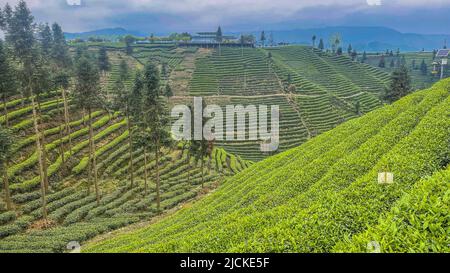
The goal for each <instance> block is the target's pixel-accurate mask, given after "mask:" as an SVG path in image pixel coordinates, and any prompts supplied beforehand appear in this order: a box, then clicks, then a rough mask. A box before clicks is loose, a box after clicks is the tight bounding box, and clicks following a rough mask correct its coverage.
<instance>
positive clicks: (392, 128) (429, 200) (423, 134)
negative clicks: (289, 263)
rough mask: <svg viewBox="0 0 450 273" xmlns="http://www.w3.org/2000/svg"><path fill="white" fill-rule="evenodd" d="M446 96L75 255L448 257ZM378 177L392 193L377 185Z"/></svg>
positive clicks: (435, 95)
mask: <svg viewBox="0 0 450 273" xmlns="http://www.w3.org/2000/svg"><path fill="white" fill-rule="evenodd" d="M449 92H450V81H449V80H445V81H442V82H440V83H438V84H436V85H434V86H433V87H431V88H430V89H427V90H423V91H418V92H415V93H414V94H411V95H409V96H407V97H405V98H403V99H401V100H400V101H398V102H396V103H394V104H393V105H389V106H385V107H383V108H380V109H378V110H375V111H373V112H371V113H368V114H366V115H364V116H363V117H361V118H357V119H354V120H351V121H348V122H346V123H344V124H342V125H340V126H338V127H337V128H335V129H333V130H331V131H329V132H326V133H324V134H321V135H320V136H318V137H316V138H314V139H312V140H310V141H308V142H306V143H305V144H303V145H301V146H299V147H297V148H294V149H291V150H289V151H286V152H284V153H281V154H278V155H275V156H273V157H271V158H269V159H267V160H264V161H262V162H259V163H257V164H255V165H253V166H251V167H250V168H249V169H247V170H245V171H243V172H241V173H239V174H238V175H236V176H234V177H232V178H230V179H228V180H227V182H226V183H224V184H223V185H222V186H221V187H220V188H219V189H218V190H217V191H216V192H214V193H213V194H211V195H210V196H207V197H205V198H204V199H202V200H200V201H198V202H196V203H195V204H194V205H192V206H191V207H189V208H185V209H182V210H181V211H179V212H177V213H175V214H174V215H172V216H170V217H167V218H166V219H163V220H161V221H159V222H158V223H155V224H152V225H149V226H147V227H145V228H141V229H138V230H136V231H133V232H129V233H124V234H121V235H118V236H115V237H114V238H110V239H107V240H104V241H101V242H97V243H95V244H91V245H88V246H87V248H85V251H87V252H332V251H336V252H351V251H363V252H364V251H367V249H364V246H367V244H368V243H370V242H372V241H377V243H378V244H379V245H380V247H381V249H380V251H381V252H404V251H408V252H429V251H439V252H448V251H449V250H450V249H449V241H448V225H447V223H448V221H447V220H448V207H449V201H450V199H449V198H448V196H449V191H448V188H449V187H448V182H449V180H448V179H446V177H448V164H449V163H450V161H449V155H450V146H449V143H448V141H449V132H450V123H449V122H448V120H449V117H450V112H449V109H450V97H449V95H450V93H449ZM446 169H447V171H445V170H446ZM384 171H390V172H392V173H393V174H394V183H393V184H390V185H384V184H379V183H378V182H377V177H378V173H379V172H384ZM434 201H435V202H434ZM418 241H420V243H416V242H418Z"/></svg>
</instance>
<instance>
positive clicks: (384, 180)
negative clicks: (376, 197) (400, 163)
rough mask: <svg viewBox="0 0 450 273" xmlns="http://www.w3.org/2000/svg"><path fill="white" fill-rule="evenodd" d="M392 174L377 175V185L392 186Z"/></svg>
mask: <svg viewBox="0 0 450 273" xmlns="http://www.w3.org/2000/svg"><path fill="white" fill-rule="evenodd" d="M393 183H394V174H393V173H390V172H382V173H379V174H378V184H393Z"/></svg>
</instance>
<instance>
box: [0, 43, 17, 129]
mask: <svg viewBox="0 0 450 273" xmlns="http://www.w3.org/2000/svg"><path fill="white" fill-rule="evenodd" d="M15 73H16V72H15V71H14V67H13V66H12V64H11V60H10V58H9V57H8V55H7V53H6V50H5V48H4V45H3V41H2V40H0V95H1V98H2V101H3V111H4V117H5V125H6V127H7V128H8V127H9V118H8V107H7V105H6V102H7V100H8V98H9V97H11V96H14V95H16V94H17V91H18V90H17V87H18V86H17V82H16V74H15Z"/></svg>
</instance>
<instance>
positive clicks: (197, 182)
mask: <svg viewBox="0 0 450 273" xmlns="http://www.w3.org/2000/svg"><path fill="white" fill-rule="evenodd" d="M113 71H114V69H113ZM59 95H60V94H57V93H50V94H47V95H45V97H43V99H42V102H41V112H42V124H41V129H42V133H43V135H44V136H45V140H46V151H47V155H46V159H47V160H46V163H47V166H48V176H49V180H50V182H49V184H50V189H49V193H48V196H47V211H48V219H49V220H50V221H51V225H52V226H51V228H45V229H43V228H42V226H41V219H42V209H41V192H40V190H39V185H40V176H39V171H38V157H37V153H36V150H35V147H36V146H35V141H36V138H35V135H34V129H33V122H32V121H33V120H32V116H31V112H32V107H31V106H30V102H29V101H28V100H26V99H25V100H21V99H13V100H11V101H10V102H8V103H7V104H6V106H7V108H8V110H9V115H8V117H9V124H10V126H11V128H12V130H13V131H14V134H15V135H17V137H18V138H19V139H18V140H17V143H18V144H17V145H16V146H15V148H14V156H13V159H12V162H11V164H10V166H9V172H8V175H9V177H10V190H11V191H12V200H13V203H14V206H15V210H14V211H9V212H6V211H5V204H4V200H3V197H4V191H3V185H2V187H1V188H2V191H1V192H0V196H1V198H0V252H61V251H64V250H65V249H66V245H67V244H68V243H69V242H71V241H78V242H83V241H85V240H87V239H89V238H92V237H94V236H96V235H99V234H102V233H105V232H108V231H111V230H114V229H117V228H120V227H123V226H126V225H129V224H131V223H136V222H139V221H143V220H149V219H151V218H152V217H153V216H156V215H159V214H160V212H159V211H158V210H157V209H156V203H155V198H156V197H155V196H156V191H155V184H154V183H155V179H156V178H155V158H154V157H153V156H152V155H151V153H149V157H148V165H147V170H145V168H144V154H143V151H142V150H134V152H133V165H134V170H135V180H136V183H135V185H134V186H133V187H131V185H130V179H129V172H128V170H129V169H128V167H129V161H130V153H129V146H128V145H129V142H128V141H127V140H128V134H129V132H128V131H127V120H126V119H125V118H124V117H123V116H122V115H120V114H119V113H108V112H105V111H104V110H97V111H95V112H93V113H92V122H93V128H94V139H95V142H96V145H97V150H96V159H97V166H98V176H99V177H100V180H99V181H100V185H99V187H100V191H101V200H100V204H97V202H96V196H95V194H94V193H93V191H92V190H91V191H88V187H87V182H86V176H87V175H86V174H87V171H88V161H89V159H88V151H89V147H88V146H89V141H88V133H89V130H88V128H87V127H86V125H85V124H86V123H87V122H88V116H87V115H83V114H82V111H80V110H74V109H73V107H72V102H70V101H69V109H70V110H71V122H70V128H71V133H70V135H67V136H66V135H64V136H63V134H62V130H63V129H62V128H63V127H62V126H61V124H63V123H64V121H63V116H62V114H61V112H62V109H63V105H62V104H63V103H62V100H61V99H59ZM0 122H1V123H2V124H4V123H5V118H4V116H1V117H0ZM180 145H181V144H180ZM62 146H64V147H65V152H64V159H63V157H62V154H61V153H60V151H61V149H60V148H61V147H62ZM160 164H161V165H160V166H161V171H160V178H161V209H162V210H163V211H166V210H170V209H174V208H177V207H178V206H180V205H181V204H182V203H184V202H186V201H188V200H192V199H194V198H197V196H199V195H202V194H204V193H206V192H207V191H208V189H213V188H215V187H216V186H217V185H218V184H219V183H220V182H221V181H222V180H223V178H225V177H227V176H231V175H233V174H235V173H237V172H240V171H242V170H243V169H245V168H247V167H248V166H249V165H251V164H252V163H251V162H248V161H246V160H243V159H241V158H240V157H238V156H234V155H232V154H229V153H227V152H225V151H224V150H223V149H220V148H216V149H215V150H214V151H213V153H212V157H211V160H209V159H207V163H206V166H205V169H204V171H205V173H204V182H205V186H206V187H205V188H202V185H201V183H202V172H201V168H200V163H199V162H196V161H195V160H194V159H188V156H187V152H186V151H185V150H183V149H181V146H178V147H176V148H174V149H170V150H165V152H164V156H163V157H162V158H161V159H160ZM145 171H147V173H148V175H149V185H148V189H147V190H146V189H145V187H144V181H143V177H144V173H145Z"/></svg>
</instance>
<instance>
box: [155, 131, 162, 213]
mask: <svg viewBox="0 0 450 273" xmlns="http://www.w3.org/2000/svg"><path fill="white" fill-rule="evenodd" d="M155 157H156V208H157V209H158V211H159V210H160V209H161V196H160V192H159V186H160V185H159V182H160V181H159V140H157V141H156V152H155Z"/></svg>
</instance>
